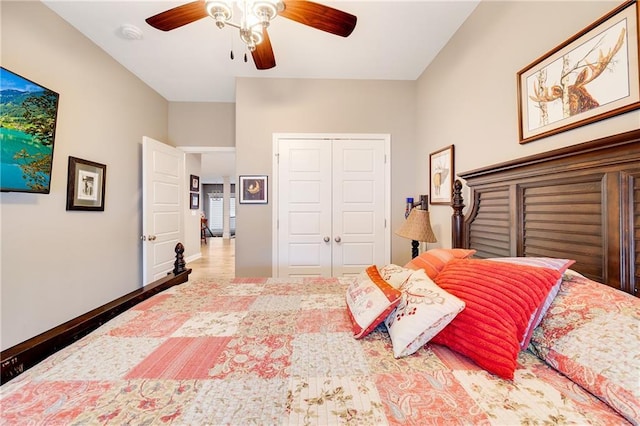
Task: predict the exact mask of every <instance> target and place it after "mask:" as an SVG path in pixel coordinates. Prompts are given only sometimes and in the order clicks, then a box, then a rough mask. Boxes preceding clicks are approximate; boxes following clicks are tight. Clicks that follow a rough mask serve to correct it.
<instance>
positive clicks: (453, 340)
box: [432, 259, 561, 379]
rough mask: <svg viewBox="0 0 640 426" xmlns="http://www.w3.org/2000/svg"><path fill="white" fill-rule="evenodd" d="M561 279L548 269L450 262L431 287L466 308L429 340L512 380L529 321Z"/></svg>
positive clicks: (484, 261)
mask: <svg viewBox="0 0 640 426" xmlns="http://www.w3.org/2000/svg"><path fill="white" fill-rule="evenodd" d="M560 276H561V275H560V273H559V272H557V271H554V270H551V269H549V268H538V267H533V266H525V265H514V264H511V263H505V262H495V261H491V260H475V259H459V260H452V261H450V262H449V263H447V265H446V266H445V267H444V269H443V270H442V271H441V272H440V273H439V274H438V276H437V277H436V279H435V282H436V284H438V285H439V286H440V287H442V288H443V289H444V290H446V291H447V292H449V293H451V294H453V295H455V296H457V297H458V298H460V299H462V300H463V301H464V302H465V304H466V307H465V309H464V311H462V312H460V314H459V315H458V316H457V317H456V318H455V319H454V320H453V321H451V324H449V325H448V326H447V327H446V328H445V329H444V330H442V331H441V332H440V333H438V334H437V335H436V336H435V337H434V338H433V340H432V341H433V342H434V343H439V344H442V345H445V346H448V347H449V348H450V349H452V350H454V351H456V352H459V353H461V354H463V355H466V356H468V357H469V358H471V359H472V360H473V361H475V363H476V364H478V365H479V366H480V367H482V368H484V369H485V370H487V371H488V372H490V373H493V374H496V375H497V376H499V377H502V378H503V379H513V374H514V371H515V369H516V365H517V361H516V359H517V357H518V353H519V352H520V341H521V340H522V337H523V336H524V333H525V330H526V328H527V325H528V322H529V318H530V317H531V314H532V313H533V312H534V311H535V310H536V309H537V307H538V306H539V304H540V303H541V302H542V301H543V300H544V298H545V297H546V296H547V294H548V293H549V290H550V289H551V287H552V286H553V285H554V284H555V283H556V282H557V281H558V279H559V278H560Z"/></svg>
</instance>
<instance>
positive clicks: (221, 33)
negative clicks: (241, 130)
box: [43, 0, 480, 102]
mask: <svg viewBox="0 0 640 426" xmlns="http://www.w3.org/2000/svg"><path fill="white" fill-rule="evenodd" d="M43 1H44V3H45V4H46V5H47V6H48V7H49V8H51V9H52V10H53V11H54V12H55V13H57V14H58V15H60V16H61V17H62V18H63V19H65V20H66V21H67V22H69V23H70V24H71V25H73V26H74V27H75V28H77V29H78V30H79V31H80V32H82V33H83V34H84V35H86V36H87V37H88V38H89V39H91V40H92V41H93V42H94V43H95V44H97V45H98V46H100V47H101V48H102V49H103V50H105V51H106V52H107V53H108V54H109V55H111V56H112V57H113V58H114V59H115V60H116V61H118V62H119V63H121V64H122V65H124V66H125V67H126V68H127V69H129V70H130V71H131V72H132V73H134V74H135V75H137V76H138V77H139V78H140V79H141V80H142V81H144V82H145V83H147V84H148V85H149V86H150V87H152V88H153V89H154V90H156V91H157V92H158V93H160V95H162V96H163V97H164V98H166V99H167V100H168V101H181V102H234V101H235V78H236V77H265V78H274V77H277V78H329V79H334V78H335V79H374V80H415V79H417V78H418V77H419V76H420V74H421V73H422V71H424V69H425V68H426V66H427V65H428V64H429V63H430V62H431V60H433V58H434V57H435V56H436V55H437V54H438V52H439V51H440V49H441V48H442V47H444V45H445V44H446V43H447V41H448V40H449V38H450V37H451V36H452V35H453V33H455V31H456V30H457V29H458V28H459V27H460V25H461V24H462V23H463V22H464V20H465V19H466V18H467V17H468V16H469V15H470V14H471V12H472V11H473V9H474V8H475V7H476V6H477V4H478V2H479V1H480V0H443V1H434V0H414V1H377V0H366V1H364V0H360V1H335V0H334V1H330V0H329V1H322V0H318V2H320V3H322V4H325V5H327V6H331V7H334V8H337V9H340V10H343V11H345V12H349V13H351V14H353V15H356V16H357V17H358V22H357V25H356V28H355V30H354V31H353V33H352V34H351V36H349V37H348V38H342V37H338V36H335V35H332V34H328V33H325V32H322V31H319V30H316V29H313V28H310V27H307V26H304V25H301V24H299V23H297V22H293V21H291V20H288V19H286V18H282V17H278V18H277V19H276V20H274V21H273V22H272V23H271V26H270V27H269V35H270V39H271V44H272V46H273V50H274V53H275V57H276V64H277V65H276V67H275V68H274V69H271V70H263V71H258V70H256V69H255V66H254V64H253V62H252V59H251V55H249V62H247V63H244V61H243V60H242V56H243V54H244V46H243V44H242V42H241V41H240V39H239V37H238V32H237V30H235V29H234V28H231V27H227V28H224V29H222V30H220V29H218V28H217V27H216V25H215V23H214V21H213V19H211V18H209V17H207V18H204V19H201V20H199V21H197V22H194V23H191V24H188V25H185V26H184V27H181V28H178V29H175V30H173V31H169V32H163V31H159V30H156V29H154V28H152V27H151V26H149V25H148V24H147V23H146V22H145V19H146V18H148V17H149V16H153V15H155V14H157V13H160V12H163V11H165V10H168V9H171V8H173V7H175V6H179V5H182V4H185V3H187V2H189V1H190V0H178V1H175V0H138V1H134V0H128V1H127V0H107V1H100V0H71V1H69V0H43ZM123 25H134V26H136V27H138V28H139V29H140V30H141V32H142V39H140V40H129V39H127V38H125V37H124V36H123V35H122V31H121V28H122V26H123ZM231 49H233V50H234V52H235V55H234V56H235V60H233V61H232V60H231V59H230V54H229V53H230V51H231Z"/></svg>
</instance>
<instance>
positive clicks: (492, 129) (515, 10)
mask: <svg viewBox="0 0 640 426" xmlns="http://www.w3.org/2000/svg"><path fill="white" fill-rule="evenodd" d="M619 3H620V2H607V1H597V2H575V1H569V2H557V1H556V2H539V1H517V2H516V1H483V2H481V3H480V4H479V6H478V7H477V8H476V10H475V11H474V12H473V14H472V15H471V16H470V17H469V18H468V19H467V21H466V22H465V23H464V24H463V26H462V27H461V28H460V29H459V30H458V32H457V33H456V34H455V36H454V37H453V39H452V40H451V41H450V42H449V43H448V44H447V46H446V47H445V49H444V50H443V51H442V52H441V53H440V54H439V55H438V57H437V58H436V59H435V61H433V63H432V64H431V65H430V66H429V67H428V68H427V69H426V70H425V71H424V73H423V75H422V76H421V77H420V78H419V80H418V106H417V111H418V128H417V134H418V141H419V143H418V145H417V147H416V154H417V155H416V156H415V161H416V162H417V164H415V166H416V167H420V166H421V165H422V164H424V163H425V159H427V158H428V157H429V153H430V152H433V151H436V150H438V149H440V148H442V147H445V146H447V145H450V144H454V145H455V157H456V158H455V169H456V171H458V172H461V171H467V170H473V169H477V168H480V167H484V166H489V165H491V164H494V163H499V162H503V161H507V160H510V159H514V158H519V157H523V156H527V155H532V154H536V153H539V152H544V151H548V150H551V149H554V148H560V147H564V146H568V145H573V144H576V143H580V142H585V141H587V140H591V139H595V138H598V137H602V136H607V135H612V134H615V133H620V132H624V131H628V130H632V129H637V128H639V127H640V111H635V112H630V113H627V114H624V115H621V116H618V117H614V118H611V119H608V120H605V121H601V122H599V123H596V124H591V125H588V126H584V127H581V128H578V129H575V130H571V131H567V132H564V133H561V134H558V135H555V136H551V137H548V138H545V139H540V140H537V141H533V142H530V143H527V144H524V145H520V144H519V143H518V116H517V100H516V99H517V97H516V73H517V72H518V71H519V70H521V69H522V68H524V67H526V66H527V65H529V64H530V63H531V62H532V61H534V60H535V59H536V58H538V57H540V56H541V55H543V54H545V53H546V52H548V51H550V50H551V49H552V48H554V47H555V46H557V45H558V44H560V43H561V42H563V41H564V40H566V39H567V38H569V37H570V36H572V35H573V34H575V33H577V32H579V31H580V30H582V29H583V28H585V27H586V26H588V25H589V24H590V23H592V22H594V21H596V20H597V19H598V18H600V17H601V16H603V15H605V14H606V13H607V12H609V11H610V10H612V9H614V8H615V6H616V5H617V4H619ZM543 23H544V26H541V25H542V24H543ZM416 182H418V183H419V184H420V187H419V188H418V189H419V190H422V191H428V188H429V187H428V169H427V168H419V172H418V173H417V174H416ZM467 204H468V203H467ZM450 214H451V210H450V208H449V207H447V206H432V207H431V216H432V222H433V223H434V231H435V232H436V234H437V236H438V239H439V241H440V244H443V245H444V246H447V247H448V246H450V244H451V242H450V237H449V235H450V232H451V221H450Z"/></svg>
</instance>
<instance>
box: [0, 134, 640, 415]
mask: <svg viewBox="0 0 640 426" xmlns="http://www.w3.org/2000/svg"><path fill="white" fill-rule="evenodd" d="M616 147H617V148H616ZM585 150H587V151H585ZM618 150H620V151H621V152H624V155H623V156H620V155H619V154H616V153H615V152H616V151H618ZM585 152H586V154H585ZM585 155H586V157H583V156H585ZM586 158H591V160H588V164H589V165H590V167H591V169H590V170H582V171H580V172H578V171H575V170H574V172H575V173H576V174H577V176H564V175H562V173H567V172H569V170H567V167H565V165H571V164H575V162H576V161H578V162H579V161H582V160H584V161H587V160H586ZM594 158H600V160H594ZM629 158H631V159H632V160H630V161H627V159H629ZM605 159H608V160H605ZM549 162H552V163H553V168H554V169H555V170H557V173H560V175H558V176H557V177H556V178H554V177H550V176H551V175H552V173H550V172H549V169H548V168H545V167H547V166H548V165H549ZM639 165H640V131H636V132H630V133H627V134H624V135H617V136H615V137H612V138H608V139H607V140H600V141H595V142H590V143H589V144H587V145H584V144H581V145H579V146H577V147H574V148H572V149H571V150H569V149H564V150H560V151H554V152H552V153H548V154H547V155H546V156H537V157H536V159H535V160H533V159H532V157H528V158H527V159H524V161H521V162H513V163H509V164H508V165H505V164H503V165H499V166H498V167H497V168H494V169H483V170H481V171H475V172H473V173H472V174H462V175H461V177H463V178H465V179H466V183H467V185H468V188H469V194H471V200H472V205H471V206H470V208H469V213H468V214H466V215H463V213H462V212H463V209H462V207H460V206H462V205H463V204H464V200H463V199H462V192H463V191H462V189H461V187H460V186H458V191H457V193H456V196H455V197H454V198H455V202H454V214H453V216H452V223H453V229H454V232H453V236H452V241H453V248H451V249H434V250H429V251H427V252H425V253H422V254H421V255H420V256H419V258H416V259H414V260H412V261H411V262H409V264H407V265H371V266H368V267H367V268H364V270H363V271H362V273H361V274H360V275H358V276H357V277H350V278H311V277H307V278H286V279H278V278H235V279H231V280H193V281H188V282H186V283H183V284H180V285H177V286H174V287H171V288H169V289H168V290H165V291H162V292H161V293H158V294H156V295H154V296H153V297H151V298H149V299H147V300H145V301H143V302H142V303H139V304H137V305H135V306H133V307H132V308H131V309H129V310H127V311H126V312H124V313H122V314H120V315H119V316H117V317H116V318H114V319H112V320H111V321H109V322H107V323H106V324H104V325H102V326H101V327H100V328H98V329H97V330H95V331H93V332H92V333H90V334H89V335H87V336H85V337H83V338H82V339H80V340H79V341H77V342H75V343H74V344H72V345H70V346H68V347H66V348H64V349H62V350H60V351H58V352H57V353H55V354H54V355H52V356H50V357H48V358H47V359H45V360H44V361H42V362H40V363H38V364H37V365H36V366H34V367H32V368H30V369H29V370H27V371H25V372H24V373H22V374H20V375H18V376H17V377H15V378H14V379H12V380H10V381H9V382H8V383H5V384H4V385H3V386H2V387H1V388H0V390H1V395H0V398H1V399H0V404H1V415H0V424H5V425H12V424H16V425H17V424H20V425H23V424H47V425H49V424H54V425H55V424H64V425H68V424H79V425H87V424H91V425H93V424H135V425H142V424H154V425H155V424H178V425H187V424H188V425H200V424H210V425H250V424H255V425H294V424H295V425H305V424H307V425H338V424H361V425H384V424H402V425H411V424H414V425H426V424H474V425H475V424H487V425H490V424H494V425H505V424H593V425H612V424H639V423H640V389H639V387H640V386H639V379H640V377H639V374H640V341H639V340H638V339H639V337H638V335H639V333H638V324H639V322H640V304H639V302H638V299H637V297H635V296H634V295H633V294H630V293H633V292H634V289H635V283H636V282H637V276H636V275H635V274H636V271H637V270H638V268H637V265H638V255H637V253H638V252H637V251H635V250H636V248H637V247H638V242H637V241H638V238H640V233H639V232H638V229H639V227H640V224H639V223H638V217H639V215H638V209H639V208H640V207H638V206H639V205H640V202H639V200H640V196H639V195H638V194H639V193H640V189H639V185H638V183H637V180H638V176H640V170H639ZM569 168H571V167H569ZM536 169H539V170H540V171H541V173H539V174H538V175H537V176H536V173H535V172H534V170H536ZM576 170H577V169H576ZM594 174H596V175H598V174H599V175H600V176H601V181H602V176H605V177H606V178H605V179H604V180H605V181H606V187H607V190H606V191H601V192H600V193H601V194H603V195H605V196H603V198H604V201H602V202H601V204H600V215H601V219H600V221H601V223H604V227H605V231H603V232H601V235H603V237H602V238H601V241H600V245H602V246H603V248H602V249H601V250H600V253H601V255H602V256H604V259H605V260H603V261H602V263H600V262H601V260H602V258H598V259H596V260H595V261H593V262H590V261H589V259H591V256H598V254H597V253H596V254H589V255H588V256H585V258H586V259H587V261H586V262H585V261H583V257H579V256H578V254H579V253H575V252H572V251H565V250H564V249H555V248H554V247H556V245H555V244H549V246H550V247H552V248H554V249H553V250H554V251H553V252H550V251H545V249H544V248H542V249H541V248H537V249H536V250H537V251H535V252H534V251H532V250H534V249H533V248H532V247H533V246H536V247H537V246H540V244H532V240H531V239H529V237H531V235H539V234H536V233H534V232H533V231H531V228H530V223H529V219H531V218H532V217H531V216H529V213H527V214H525V215H524V216H523V218H520V217H519V214H520V213H518V212H519V210H518V209H508V210H507V214H506V218H505V217H504V213H503V210H504V209H502V207H499V208H495V205H496V204H498V205H502V204H505V203H506V205H507V206H509V205H510V203H511V202H515V203H516V205H520V204H522V205H523V206H524V207H525V208H524V210H525V211H528V212H530V209H529V206H528V205H527V203H526V202H525V203H521V202H520V201H517V200H521V199H522V195H518V194H521V190H520V189H519V188H523V187H524V188H536V187H537V186H536V182H540V181H544V182H550V181H554V182H567V181H568V182H572V183H576V182H579V181H581V180H586V181H588V182H594V181H595V180H593V178H592V176H593V175H594ZM465 175H466V177H465ZM500 175H503V176H507V177H505V178H504V179H503V180H502V181H501V179H502V178H501V177H500ZM518 179H525V180H526V182H525V183H524V186H523V184H522V183H521V182H517V183H516V184H514V185H515V186H510V185H511V183H510V182H513V181H514V180H515V181H517V180H518ZM549 179H550V180H549ZM554 179H556V180H554ZM590 179H591V180H590ZM612 181H616V183H615V184H614V183H613V182H612ZM610 185H611V186H610ZM612 189H613V190H615V191H616V193H615V194H612V193H611V192H610V190H612ZM495 191H502V192H501V194H503V195H504V194H505V193H506V194H507V195H506V196H507V198H506V200H504V199H503V200H502V201H501V202H496V203H494V202H493V201H488V200H494V199H495V198H496V197H492V194H493V193H495ZM564 192H566V191H563V193H564ZM596 192H597V191H596ZM529 195H530V194H528V193H526V191H525V196H526V197H529ZM511 196H513V197H515V198H514V200H515V201H514V200H512V199H511V198H510V197H511ZM498 198H499V197H498ZM612 200H614V201H615V205H616V206H618V207H617V208H615V207H612V205H610V203H611V201H612ZM574 201H575V200H574ZM563 202H566V201H564V200H563V201H560V203H563ZM485 207H488V209H487V210H485ZM565 209H566V206H565ZM611 209H613V210H611ZM492 210H493V211H494V213H496V214H497V217H498V219H495V220H497V221H498V222H499V221H500V220H503V221H504V220H506V221H508V224H507V225H506V230H505V233H506V236H500V237H499V238H498V239H497V240H498V243H495V242H493V241H492V240H495V238H494V237H492V235H494V234H496V233H493V232H492V233H486V232H485V233H484V234H482V232H483V231H482V230H483V228H485V227H486V226H488V225H487V223H488V222H491V220H493V219H492V218H491V215H492V213H491V211H492ZM592 210H593V209H592ZM596 210H597V209H596ZM621 210H624V211H621ZM487 212H489V213H487ZM616 214H617V215H619V217H622V219H621V220H618V221H616V220H614V219H613V218H612V216H615V215H616ZM602 215H604V217H603V216H602ZM536 217H538V216H536ZM478 220H480V222H481V225H480V226H478V225H477V222H476V221H478ZM576 220H583V219H581V218H578V219H576ZM482 221H484V222H485V223H484V224H482ZM509 221H511V222H509ZM513 221H515V223H517V224H518V226H517V227H516V228H517V229H518V231H517V232H513V230H512V229H511V228H512V226H513V225H512V224H513V223H514V222H513ZM532 222H533V220H532ZM616 223H618V225H617V226H618V227H617V231H615V230H612V229H611V228H612V226H613V227H615V226H614V225H616ZM630 224H632V225H633V226H631V227H629V226H628V225H630ZM567 227H569V226H568V225H567ZM579 228H581V229H585V230H586V229H591V228H587V227H585V226H580V227H579ZM521 230H524V232H521ZM479 233H480V236H478V235H479ZM611 233H614V234H617V233H619V234H617V235H616V237H617V238H616V241H617V242H615V247H614V248H612V247H611V246H610V245H611V244H612V243H611V242H610V241H608V239H609V237H608V236H609V235H610V234H611ZM522 234H524V236H523V235H522ZM538 238H539V239H540V238H541V239H543V240H544V239H545V238H542V237H538ZM547 238H548V237H547ZM577 238H582V237H580V236H579V237H577ZM592 238H593V237H592ZM534 239H535V238H534ZM474 244H477V245H476V246H474ZM493 245H498V246H499V247H500V250H502V251H500V252H495V249H493V248H490V247H492V246H493ZM569 245H571V244H569ZM523 250H524V251H523ZM596 251H597V250H596ZM567 253H568V254H567ZM572 254H576V255H575V256H570V255H572ZM614 255H615V256H617V257H616V259H618V260H617V261H616V260H615V259H614ZM523 256H524V257H523ZM634 256H635V257H634ZM575 257H578V259H575ZM634 262H635V263H634ZM610 264H614V265H615V267H610V266H609V265H610ZM594 265H595V266H594ZM514 271H515V273H514ZM494 274H500V275H497V276H498V279H496V282H503V281H504V282H507V281H508V282H509V283H510V284H509V287H508V288H505V287H503V288H502V290H500V288H493V289H492V288H490V286H489V285H487V286H486V287H483V289H482V293H483V294H485V295H487V294H489V295H491V297H493V298H495V300H494V299H492V300H491V305H490V309H487V310H484V309H486V307H487V305H483V303H484V302H479V301H477V300H476V299H475V298H476V297H480V296H478V295H474V292H475V291H476V289H477V288H476V287H475V283H476V281H491V282H493V281H492V280H493V278H492V279H491V280H489V279H487V277H489V276H491V277H493V275H494ZM478 276H480V277H481V278H483V279H480V278H478ZM522 277H526V280H525V281H526V283H525V284H526V285H524V284H521V283H520V282H521V281H523V278H522ZM601 277H603V278H604V279H602V280H598V278H601ZM469 282H472V283H473V285H469ZM602 282H606V283H607V284H609V285H603V284H601V283H602ZM511 283H513V288H518V289H520V287H522V289H521V290H518V291H519V293H518V295H519V296H518V297H522V300H523V302H522V303H519V305H518V306H519V307H511V306H506V307H504V309H505V310H502V309H503V304H504V303H507V304H509V299H510V298H509V297H503V298H501V296H500V295H499V294H494V292H496V291H497V292H498V293H500V292H501V291H502V292H506V291H511V290H509V289H510V288H511V287H512V286H511ZM434 285H435V287H434ZM480 285H483V286H484V283H480ZM496 285H499V284H496ZM614 287H615V288H614ZM532 289H533V290H532ZM445 290H446V291H445ZM465 292H466V293H465ZM552 292H556V293H555V294H554V295H553V297H551V296H550V295H551V294H552ZM445 293H446V294H445ZM467 293H468V294H467ZM525 294H526V297H525V296H524V295H525ZM520 295H522V296H520ZM498 299H500V300H498ZM502 299H507V300H506V301H505V300H502ZM426 301H430V302H429V303H426ZM433 301H442V303H440V302H438V303H437V304H433V303H431V302H433ZM547 302H548V303H547ZM461 304H462V306H461ZM545 304H546V305H547V306H546V307H545V306H544V305H545ZM542 311H544V312H542ZM496 313H497V314H496ZM475 314H479V315H481V318H483V320H482V321H481V323H482V327H485V325H486V324H489V323H492V321H494V319H495V318H494V317H495V316H496V315H497V316H498V317H500V316H504V317H505V318H506V316H509V318H511V316H512V315H513V316H514V318H515V316H518V318H520V317H521V318H520V319H519V320H518V321H515V320H509V321H506V320H505V322H508V323H509V324H508V325H509V327H508V330H507V331H505V333H508V336H507V337H504V338H503V337H502V336H500V339H498V340H499V341H496V342H494V343H495V344H496V345H498V346H499V345H501V344H502V343H503V342H508V343H509V345H507V346H508V348H507V349H509V348H511V349H513V348H514V347H515V348H516V349H517V350H516V351H515V353H511V352H509V350H506V352H509V353H506V352H505V353H506V355H505V359H510V358H509V357H513V365H512V366H511V364H509V365H506V364H508V362H505V365H506V366H505V365H503V364H500V365H499V366H497V367H496V366H495V365H493V364H494V363H495V362H496V359H497V358H496V357H495V356H494V355H493V354H492V352H490V347H491V345H492V344H493V343H492V342H493V340H492V339H493V338H492V337H491V333H492V332H493V329H487V330H484V329H483V330H484V331H478V330H476V329H475V328H474V327H475V326H476V325H477V318H476V319H475V320H474V317H473V315H475ZM484 318H486V319H484ZM538 320H539V324H536V323H537V322H538ZM474 321H475V323H474ZM496 321H497V322H496V324H495V327H498V328H499V327H502V326H503V325H504V324H500V323H499V322H500V321H499V319H498V320H496ZM474 324H475V325H474ZM465 327H467V328H465ZM469 327H470V328H469ZM476 328H477V327H476ZM470 330H471V331H470ZM465 333H466V335H465ZM484 338H486V342H485V341H484V340H482V339H484ZM513 339H515V340H513ZM461 342H465V343H466V346H465V345H462V344H461ZM514 345H515V346H514ZM474 351H475V352H474ZM512 352H513V351H512ZM487 354H488V355H487ZM483 356H484V358H483ZM511 367H513V368H511ZM490 370H491V371H490Z"/></svg>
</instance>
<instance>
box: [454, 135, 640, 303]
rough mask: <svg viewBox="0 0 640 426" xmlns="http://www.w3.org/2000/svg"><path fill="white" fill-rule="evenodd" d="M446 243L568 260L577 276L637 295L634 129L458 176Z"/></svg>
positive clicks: (480, 253)
mask: <svg viewBox="0 0 640 426" xmlns="http://www.w3.org/2000/svg"><path fill="white" fill-rule="evenodd" d="M459 176H460V177H461V178H462V179H464V180H465V182H466V185H467V186H468V187H469V189H470V195H471V205H470V206H469V211H468V213H467V215H466V217H465V216H464V215H463V213H462V210H463V208H464V200H463V199H462V183H461V182H460V181H456V182H455V184H454V193H453V201H452V207H453V209H454V212H453V216H452V232H453V235H452V245H453V247H460V248H474V249H476V250H477V253H476V257H479V258H488V257H504V256H547V257H559V258H569V259H575V260H576V263H575V264H574V265H573V266H572V267H571V269H574V270H576V271H578V272H580V273H582V274H583V275H585V276H587V277H589V278H591V279H593V280H595V281H598V282H601V283H605V284H607V285H610V286H612V287H615V288H618V289H620V290H622V291H625V292H627V293H631V294H634V295H636V296H640V294H639V293H638V286H639V284H638V281H639V279H640V130H634V131H630V132H626V133H621V134H618V135H614V136H610V137H606V138H602V139H597V140H593V141H589V142H585V143H581V144H578V145H573V146H570V147H566V148H561V149H557V150H553V151H549V152H546V153H542V154H537V155H533V156H528V157H524V158H520V159H517V160H513V161H509V162H506V163H501V164H497V165H494V166H491V167H486V168H482V169H477V170H472V171H468V172H465V173H460V174H459Z"/></svg>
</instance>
